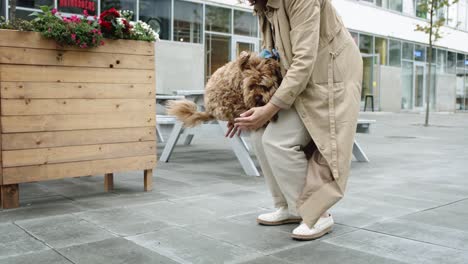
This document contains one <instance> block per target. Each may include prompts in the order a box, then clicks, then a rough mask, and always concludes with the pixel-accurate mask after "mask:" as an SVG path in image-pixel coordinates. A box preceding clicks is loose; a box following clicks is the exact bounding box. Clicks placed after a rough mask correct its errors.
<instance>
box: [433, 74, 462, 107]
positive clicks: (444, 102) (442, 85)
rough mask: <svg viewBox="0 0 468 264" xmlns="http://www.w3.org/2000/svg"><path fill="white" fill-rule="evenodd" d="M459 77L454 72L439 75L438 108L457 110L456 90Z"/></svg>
mask: <svg viewBox="0 0 468 264" xmlns="http://www.w3.org/2000/svg"><path fill="white" fill-rule="evenodd" d="M456 86H457V77H455V75H453V74H438V75H437V90H436V105H437V107H436V110H437V111H441V112H454V111H455V99H456V95H455V90H456Z"/></svg>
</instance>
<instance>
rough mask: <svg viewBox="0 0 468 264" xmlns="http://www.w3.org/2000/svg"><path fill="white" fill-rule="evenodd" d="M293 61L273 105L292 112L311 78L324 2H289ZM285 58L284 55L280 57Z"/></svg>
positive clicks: (317, 0) (299, 0) (289, 0)
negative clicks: (298, 97) (292, 107)
mask: <svg viewBox="0 0 468 264" xmlns="http://www.w3.org/2000/svg"><path fill="white" fill-rule="evenodd" d="M285 2H286V5H285V8H286V9H287V10H286V11H287V13H288V14H289V23H290V25H291V31H290V33H289V34H290V39H291V46H292V54H293V59H292V63H291V66H290V67H289V69H288V72H287V73H286V76H285V77H284V78H283V81H282V83H281V85H280V87H279V88H278V90H277V91H276V93H275V95H274V96H273V97H272V99H271V102H272V103H273V104H274V105H276V106H278V107H280V108H290V107H291V105H292V104H293V103H294V101H295V100H296V98H297V96H298V95H300V94H301V93H302V92H303V91H304V90H305V88H306V87H307V84H308V82H309V80H310V78H311V75H312V72H313V70H314V65H315V61H316V59H317V52H318V44H319V36H320V0H307V1H304V0H287V1H285ZM280 56H281V55H280Z"/></svg>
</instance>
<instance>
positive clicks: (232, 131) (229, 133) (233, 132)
mask: <svg viewBox="0 0 468 264" xmlns="http://www.w3.org/2000/svg"><path fill="white" fill-rule="evenodd" d="M227 127H228V131H227V132H226V135H224V136H225V137H229V138H232V137H234V136H235V135H236V134H237V135H238V136H240V134H241V132H242V131H241V130H240V129H239V128H238V127H236V126H234V124H233V123H232V122H229V123H227Z"/></svg>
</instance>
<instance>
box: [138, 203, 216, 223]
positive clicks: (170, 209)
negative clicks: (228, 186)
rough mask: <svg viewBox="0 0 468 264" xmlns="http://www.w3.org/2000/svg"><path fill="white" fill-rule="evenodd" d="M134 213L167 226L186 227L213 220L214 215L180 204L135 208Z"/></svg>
mask: <svg viewBox="0 0 468 264" xmlns="http://www.w3.org/2000/svg"><path fill="white" fill-rule="evenodd" d="M134 210H135V212H137V213H143V214H145V215H147V216H149V217H151V218H152V219H154V220H157V221H163V222H166V223H167V224H169V225H178V226H186V225H193V224H197V223H205V222H208V221H212V220H213V219H214V218H215V213H214V212H211V211H209V210H206V209H203V208H197V207H193V206H186V205H184V204H182V203H178V204H176V203H174V202H158V203H154V204H147V205H142V206H135V207H134Z"/></svg>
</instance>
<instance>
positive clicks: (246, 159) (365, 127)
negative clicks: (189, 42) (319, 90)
mask: <svg viewBox="0 0 468 264" xmlns="http://www.w3.org/2000/svg"><path fill="white" fill-rule="evenodd" d="M204 94H205V93H204V90H183V91H177V92H176V93H175V95H157V96H156V102H157V103H158V104H164V102H166V101H167V100H182V99H187V100H191V101H193V102H195V103H196V104H197V105H198V106H199V107H200V108H201V109H202V110H203V109H204V107H203V96H204ZM156 123H157V124H169V125H173V128H172V130H171V132H170V134H169V137H168V139H167V141H166V140H164V139H163V137H162V135H161V129H160V127H159V125H158V127H157V130H158V131H157V134H158V140H159V141H160V142H166V145H165V147H164V150H163V152H162V154H161V157H160V159H159V160H160V161H162V162H169V159H170V157H171V155H172V153H173V151H174V148H175V146H176V145H177V142H178V141H179V138H180V136H181V135H182V134H183V133H184V127H183V124H182V122H180V121H178V120H177V119H176V118H175V117H173V116H167V115H158V116H157V118H156ZM211 123H214V124H219V126H220V127H221V131H222V132H223V135H224V134H225V133H226V132H227V122H225V121H213V122H211ZM372 123H375V120H367V119H360V120H359V121H358V126H357V130H356V132H357V133H369V132H370V125H371V124H372ZM193 136H194V135H193V134H189V135H187V138H186V140H185V143H184V144H185V145H189V144H190V143H191V141H192V139H193ZM244 136H248V133H242V134H241V136H238V135H236V136H234V137H233V138H232V139H230V140H229V143H230V145H231V148H232V150H233V151H234V154H235V155H236V157H237V159H238V160H239V163H240V164H241V166H242V168H243V170H244V172H245V174H247V175H249V176H260V173H259V171H258V169H257V167H256V166H255V163H254V162H253V160H252V158H251V156H250V153H251V151H250V148H249V145H248V144H247V142H246V140H245V138H244ZM353 155H354V157H355V158H356V160H357V161H359V162H369V159H368V157H367V155H366V154H365V153H364V151H363V149H362V148H361V146H360V145H359V144H358V142H357V141H356V140H354V145H353Z"/></svg>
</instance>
